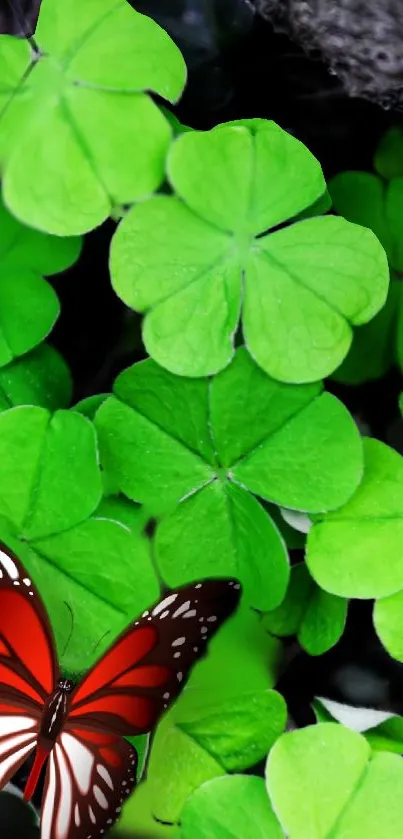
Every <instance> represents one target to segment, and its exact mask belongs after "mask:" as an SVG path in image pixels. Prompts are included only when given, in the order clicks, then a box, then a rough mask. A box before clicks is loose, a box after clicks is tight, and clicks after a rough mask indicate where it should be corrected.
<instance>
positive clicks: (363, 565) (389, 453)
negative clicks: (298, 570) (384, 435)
mask: <svg viewBox="0 0 403 839" xmlns="http://www.w3.org/2000/svg"><path fill="white" fill-rule="evenodd" d="M364 457H365V468H364V478H363V481H362V483H361V485H360V486H359V487H358V489H357V490H356V492H355V494H354V495H353V497H352V498H351V499H350V501H348V502H347V504H345V506H343V507H341V508H340V509H338V510H336V511H335V512H332V513H328V514H327V515H326V516H324V517H320V518H319V520H318V521H317V522H316V523H315V524H314V525H313V527H312V528H311V530H310V531H309V534H308V541H307V557H306V561H307V565H308V568H309V570H310V572H311V574H312V576H313V578H314V579H315V580H316V582H317V583H318V585H320V586H321V588H324V589H325V591H329V592H331V593H332V594H336V595H339V596H340V597H359V598H373V597H386V596H387V595H390V594H395V593H396V592H398V591H400V590H401V589H402V588H403V566H402V561H401V559H402V552H403V500H402V499H403V494H402V485H403V460H402V458H401V456H400V455H399V454H398V453H397V452H395V451H394V450H393V449H390V448H389V447H388V446H386V445H384V443H380V442H379V441H378V440H372V439H365V440H364Z"/></svg>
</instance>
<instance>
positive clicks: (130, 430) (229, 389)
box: [95, 348, 362, 611]
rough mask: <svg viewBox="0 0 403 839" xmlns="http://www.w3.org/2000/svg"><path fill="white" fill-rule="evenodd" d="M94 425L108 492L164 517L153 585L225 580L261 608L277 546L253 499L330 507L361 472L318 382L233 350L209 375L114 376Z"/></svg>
mask: <svg viewBox="0 0 403 839" xmlns="http://www.w3.org/2000/svg"><path fill="white" fill-rule="evenodd" d="M114 391H115V394H116V395H115V396H113V397H110V398H109V399H107V400H106V401H105V402H104V403H103V404H102V405H101V407H100V408H99V410H98V412H97V414H96V418H95V423H96V428H97V431H98V436H99V441H100V449H101V459H102V465H103V467H104V468H105V469H106V472H107V473H108V475H109V476H110V477H111V479H112V481H113V482H115V483H116V485H117V486H118V488H119V490H120V491H121V492H123V493H124V494H125V495H126V496H128V497H129V498H131V499H132V500H134V501H136V502H139V503H142V504H145V505H146V506H147V507H148V508H151V509H158V507H159V508H160V509H161V511H163V512H165V517H164V518H163V521H162V522H161V524H160V525H159V527H158V530H157V536H156V543H155V549H156V557H157V561H158V565H159V568H160V570H161V573H162V576H163V578H164V580H165V581H166V582H167V583H168V585H170V586H176V585H180V584H181V583H184V582H186V581H188V580H189V579H190V578H194V577H195V576H199V577H208V576H214V575H224V576H225V575H227V574H228V575H231V574H233V575H235V576H237V577H239V579H240V580H241V581H242V583H243V586H244V589H245V596H246V598H247V600H248V602H250V603H251V604H252V605H254V606H255V607H256V608H259V609H262V610H264V611H265V610H268V609H271V608H275V606H277V605H278V604H279V603H280V602H281V600H282V598H283V596H284V594H285V590H286V587H287V583H288V577H289V569H288V560H287V554H286V550H285V545H284V542H283V540H282V538H281V536H280V534H279V531H278V530H277V527H276V526H275V524H274V523H273V521H272V520H271V518H270V516H269V514H268V512H267V510H266V509H265V508H264V507H263V506H262V505H261V504H260V503H259V501H258V500H257V498H256V497H255V496H260V497H262V498H264V499H266V500H270V501H272V502H274V503H276V504H281V505H284V506H287V507H292V508H293V509H302V510H313V511H318V510H323V509H333V508H335V507H338V506H340V504H342V503H343V501H345V500H346V499H347V498H349V497H350V496H351V495H352V493H353V492H354V489H355V488H356V487H357V485H358V483H359V481H360V479H361V476H362V445H361V439H360V437H359V434H358V431H357V428H356V426H355V424H354V422H353V420H352V419H351V417H350V415H349V414H348V413H347V411H346V410H345V408H344V407H343V406H342V405H341V403H340V402H338V400H337V399H335V398H334V397H333V396H330V395H329V394H327V393H323V392H322V386H321V385H320V384H308V385H286V384H281V383H279V382H276V381H274V380H273V379H270V378H269V377H267V376H266V375H265V374H264V373H263V372H262V371H261V370H260V368H259V367H258V366H257V365H256V364H254V363H253V361H252V360H251V358H250V356H249V354H248V353H247V351H246V350H245V348H239V349H238V351H237V353H236V355H235V358H234V360H233V362H232V364H231V365H230V367H229V368H228V369H227V370H225V371H223V372H222V373H220V374H219V375H218V376H216V377H215V378H214V379H212V380H208V379H204V380H198V379H185V378H182V377H177V376H174V375H172V374H171V373H168V372H167V371H166V370H164V369H163V368H161V367H158V365H157V364H156V363H155V362H154V361H152V360H148V361H145V362H140V363H139V364H136V365H134V366H133V367H131V368H129V369H128V370H126V371H125V372H123V373H122V374H121V375H120V376H119V377H118V379H117V380H116V383H115V387H114Z"/></svg>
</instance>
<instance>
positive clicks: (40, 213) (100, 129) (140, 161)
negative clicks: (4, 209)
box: [0, 0, 185, 236]
mask: <svg viewBox="0 0 403 839" xmlns="http://www.w3.org/2000/svg"><path fill="white" fill-rule="evenodd" d="M35 39H36V41H37V43H38V45H39V49H40V52H39V54H37V53H36V52H33V51H32V49H31V46H30V44H29V43H28V42H26V41H20V40H18V39H16V38H11V37H9V36H1V37H0V74H1V78H2V87H1V90H0V113H1V117H0V165H1V169H2V174H3V195H4V198H5V201H6V203H7V205H8V206H9V207H10V209H11V210H12V212H13V213H14V214H15V215H16V216H17V217H19V218H20V219H22V220H23V221H25V222H27V223H28V224H31V225H32V226H33V227H37V228H40V229H43V230H46V231H48V232H50V233H56V234H58V235H62V236H65V235H68V234H76V233H83V232H86V231H88V230H91V229H92V228H93V227H95V226H97V225H99V224H101V222H103V221H104V220H105V219H106V218H107V217H108V216H109V215H110V212H111V209H112V206H113V205H114V204H126V203H130V202H132V201H133V200H135V199H140V198H143V197H145V196H147V195H149V194H150V193H152V192H153V191H154V190H155V189H156V188H157V187H158V186H159V185H160V183H161V181H162V180H163V177H164V160H165V154H166V150H167V148H168V145H169V142H170V138H171V129H170V126H169V124H168V122H167V120H166V119H165V117H164V116H163V115H162V114H161V112H160V110H159V109H158V107H157V106H156V105H155V104H154V102H153V101H152V100H151V99H150V97H149V96H148V95H146V93H144V91H147V90H148V91H153V92H154V93H158V94H159V95H160V96H162V97H164V98H166V99H168V100H171V101H174V100H176V99H177V98H178V97H179V95H180V93H181V91H182V88H183V85H184V81H185V64H184V61H183V58H182V56H181V54H180V52H179V50H178V49H177V47H176V46H175V44H174V43H173V42H172V41H171V39H170V38H169V36H168V35H167V34H166V32H164V31H163V30H162V29H161V28H160V27H159V26H158V25H157V24H156V23H155V22H154V21H152V20H151V19H150V18H147V17H145V16H144V15H141V14H139V13H137V12H135V11H134V10H133V9H132V8H131V6H130V5H129V3H127V2H126V0H90V2H88V1H87V2H85V3H83V2H82V0H43V2H42V6H41V11H40V15H39V20H38V25H37V28H36V33H35Z"/></svg>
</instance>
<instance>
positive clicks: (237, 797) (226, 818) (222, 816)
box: [179, 775, 284, 839]
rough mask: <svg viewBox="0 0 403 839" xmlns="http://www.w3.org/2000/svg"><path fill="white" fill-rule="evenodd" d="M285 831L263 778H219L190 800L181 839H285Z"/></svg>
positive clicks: (185, 808) (182, 817)
mask: <svg viewBox="0 0 403 839" xmlns="http://www.w3.org/2000/svg"><path fill="white" fill-rule="evenodd" d="M283 835H284V834H283V831H282V830H281V827H280V825H279V823H278V821H277V818H276V816H275V815H274V812H273V810H272V807H271V805H270V801H269V798H268V795H267V791H266V788H265V784H264V781H263V779H262V778H256V777H253V776H251V777H247V776H245V775H233V776H232V777H228V776H227V777H226V778H216V779H214V780H213V781H208V782H207V783H206V784H203V786H201V787H200V789H198V790H197V791H196V792H194V793H193V795H191V796H190V798H189V799H188V800H187V802H186V804H185V807H184V809H183V811H182V815H181V831H180V834H179V836H180V839H247V837H248V836H253V837H254V838H255V839H281V837H282V836H283Z"/></svg>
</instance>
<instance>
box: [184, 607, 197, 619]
mask: <svg viewBox="0 0 403 839" xmlns="http://www.w3.org/2000/svg"><path fill="white" fill-rule="evenodd" d="M196 614H197V612H196V609H190V611H189V612H186V613H185V614H184V616H183V617H184V618H195V617H196Z"/></svg>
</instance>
